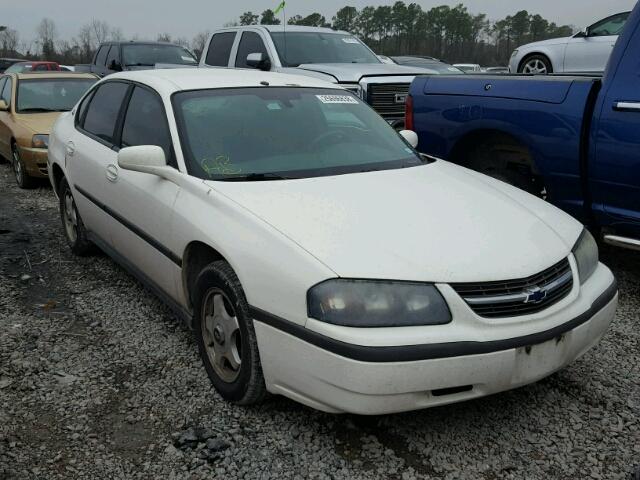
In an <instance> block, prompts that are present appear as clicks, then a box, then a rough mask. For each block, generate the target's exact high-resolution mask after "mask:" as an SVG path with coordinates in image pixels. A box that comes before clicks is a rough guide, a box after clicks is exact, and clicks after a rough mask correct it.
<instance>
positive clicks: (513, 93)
mask: <svg viewBox="0 0 640 480" xmlns="http://www.w3.org/2000/svg"><path fill="white" fill-rule="evenodd" d="M531 80H532V77H531V76H520V77H518V76H490V75H468V76H458V75H456V76H450V77H447V76H432V77H430V78H429V79H428V80H427V81H426V82H425V85H424V90H423V92H424V93H425V94H427V95H462V96H466V97H469V96H477V97H487V98H511V99H514V100H529V101H533V102H546V103H562V102H563V101H564V100H565V99H566V98H567V94H568V92H569V89H570V88H571V85H572V84H573V82H574V81H576V80H579V81H584V80H585V77H573V76H571V77H569V76H567V77H562V76H557V77H553V76H546V77H541V76H538V77H536V78H535V81H531Z"/></svg>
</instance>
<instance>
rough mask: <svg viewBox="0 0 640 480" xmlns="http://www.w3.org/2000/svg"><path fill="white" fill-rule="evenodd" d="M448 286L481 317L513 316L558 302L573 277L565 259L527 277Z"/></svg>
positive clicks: (566, 292) (569, 287)
mask: <svg viewBox="0 0 640 480" xmlns="http://www.w3.org/2000/svg"><path fill="white" fill-rule="evenodd" d="M451 287H453V289H454V290H455V291H456V292H457V293H458V294H459V295H460V296H461V297H462V299H463V300H464V301H465V302H466V303H467V305H469V307H470V308H471V309H472V310H473V311H474V312H475V313H477V314H478V315H480V316H481V317H488V318H500V317H515V316H519V315H527V314H530V313H536V312H540V311H542V310H544V309H545V308H548V307H550V306H551V305H553V304H554V303H557V302H559V301H560V300H562V299H563V298H564V297H565V296H566V295H567V294H568V293H569V292H570V291H571V289H572V287H573V275H572V272H571V266H570V265H569V260H568V259H566V258H565V259H563V260H562V261H560V262H558V263H556V264H555V265H554V266H552V267H550V268H547V269H546V270H544V271H543V272H540V273H538V274H536V275H532V276H530V277H527V278H521V279H518V280H505V281H497V282H483V283H454V284H452V285H451Z"/></svg>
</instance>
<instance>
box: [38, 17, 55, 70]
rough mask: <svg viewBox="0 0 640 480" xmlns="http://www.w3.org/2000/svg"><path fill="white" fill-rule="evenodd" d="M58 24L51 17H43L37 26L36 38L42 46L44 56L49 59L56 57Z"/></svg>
mask: <svg viewBox="0 0 640 480" xmlns="http://www.w3.org/2000/svg"><path fill="white" fill-rule="evenodd" d="M57 35H58V33H57V29H56V24H55V23H53V20H51V19H50V18H43V19H42V20H41V21H40V23H39V24H38V27H37V28H36V39H37V42H38V45H39V46H40V52H41V53H42V58H43V59H45V60H47V59H51V58H54V57H55V55H56V49H55V45H54V41H55V39H56V37H57Z"/></svg>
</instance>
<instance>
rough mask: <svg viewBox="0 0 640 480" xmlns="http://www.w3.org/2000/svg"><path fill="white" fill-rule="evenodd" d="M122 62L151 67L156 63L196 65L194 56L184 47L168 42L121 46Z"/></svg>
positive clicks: (131, 65)
mask: <svg viewBox="0 0 640 480" xmlns="http://www.w3.org/2000/svg"><path fill="white" fill-rule="evenodd" d="M122 63H124V65H125V66H127V67H152V66H154V65H155V64H157V63H170V64H174V65H196V64H197V63H198V61H197V60H196V58H195V57H194V56H193V55H192V54H191V52H189V50H187V49H186V48H184V47H180V46H178V45H169V44H161V43H160V44H158V43H150V44H133V45H124V46H123V47H122Z"/></svg>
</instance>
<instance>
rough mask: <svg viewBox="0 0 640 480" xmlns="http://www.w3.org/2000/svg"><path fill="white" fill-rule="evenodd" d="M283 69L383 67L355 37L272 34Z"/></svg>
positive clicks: (321, 33)
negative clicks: (309, 65)
mask: <svg viewBox="0 0 640 480" xmlns="http://www.w3.org/2000/svg"><path fill="white" fill-rule="evenodd" d="M271 37H272V38H273V43H275V46H276V50H278V56H279V57H280V61H281V62H282V65H283V66H285V67H297V66H299V65H302V64H305V63H382V62H381V61H380V59H379V58H378V57H377V56H376V55H375V54H374V53H373V52H371V50H369V49H368V48H367V47H366V46H365V45H364V44H363V43H362V42H361V41H360V40H358V39H357V38H356V37H354V36H352V35H346V34H341V33H325V32H287V33H286V34H285V33H284V32H271Z"/></svg>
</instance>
